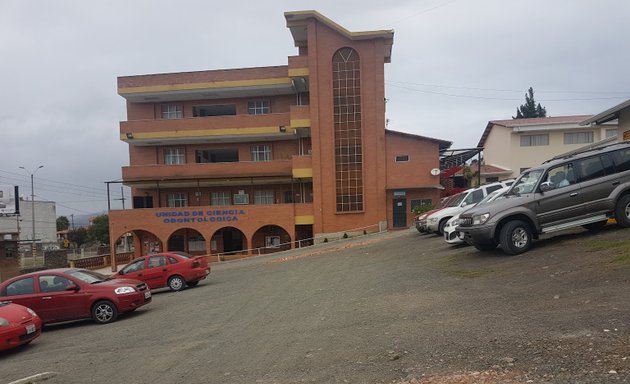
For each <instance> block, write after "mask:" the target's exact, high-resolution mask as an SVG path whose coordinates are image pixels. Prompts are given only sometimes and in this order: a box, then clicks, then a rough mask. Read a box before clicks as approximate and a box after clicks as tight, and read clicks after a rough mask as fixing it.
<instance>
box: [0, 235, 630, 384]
mask: <svg viewBox="0 0 630 384" xmlns="http://www.w3.org/2000/svg"><path fill="white" fill-rule="evenodd" d="M629 279H630V230H629V229H621V228H618V227H616V226H609V227H607V228H605V229H604V230H602V231H600V232H597V233H593V232H587V231H582V230H574V231H571V232H565V233H562V234H559V235H556V236H554V237H548V238H543V239H542V240H540V241H538V242H537V243H535V244H534V247H533V249H532V250H531V251H530V252H528V253H526V254H523V255H520V256H505V255H504V254H502V253H501V251H500V250H497V251H494V252H484V253H482V252H478V251H476V250H475V249H473V248H472V247H455V248H453V247H451V246H449V245H447V244H446V243H445V242H444V241H443V240H442V239H441V238H439V237H437V236H433V235H421V234H419V233H418V232H416V231H415V230H413V229H411V230H404V231H397V232H390V233H386V234H381V235H376V236H368V237H365V238H362V239H358V240H357V239H354V240H348V241H345V242H342V243H337V244H327V245H324V246H316V247H311V248H308V249H303V250H293V251H289V252H286V253H282V254H276V255H272V256H265V257H260V258H255V259H249V260H245V261H239V262H231V263H224V264H221V265H213V273H212V274H211V275H210V277H209V280H206V281H204V282H202V283H201V284H200V285H199V286H198V287H196V288H193V289H189V290H185V291H183V292H179V293H171V292H168V291H162V292H160V291H156V292H155V295H154V301H153V303H151V304H150V305H148V306H146V307H143V308H141V309H139V310H138V311H136V313H133V314H131V315H129V316H123V317H121V318H120V320H119V321H117V322H116V323H113V324H110V325H105V326H97V325H94V324H92V323H91V322H75V323H70V324H62V325H55V326H50V327H47V328H45V332H44V334H43V335H42V337H40V338H39V339H37V340H36V341H35V342H33V343H32V344H31V345H29V346H26V347H25V348H19V349H18V350H15V351H11V352H8V353H2V354H0V365H1V369H0V378H1V380H0V383H8V382H11V381H14V380H17V379H19V378H23V377H26V376H30V375H35V374H38V373H45V372H52V377H51V378H49V379H48V380H47V381H46V383H118V382H124V383H153V384H158V383H177V382H185V383H300V382H312V383H399V384H402V383H528V382H531V383H625V382H630V332H629V331H630V330H629V328H628V326H629V324H630V300H628V298H629V297H630V284H629Z"/></svg>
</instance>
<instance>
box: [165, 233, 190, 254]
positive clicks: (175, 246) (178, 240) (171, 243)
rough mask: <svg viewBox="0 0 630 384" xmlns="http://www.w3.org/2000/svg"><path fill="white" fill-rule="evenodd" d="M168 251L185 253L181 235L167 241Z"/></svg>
mask: <svg viewBox="0 0 630 384" xmlns="http://www.w3.org/2000/svg"><path fill="white" fill-rule="evenodd" d="M168 250H169V251H182V252H185V251H186V250H185V249H184V236H181V235H173V236H171V237H170V238H169V239H168Z"/></svg>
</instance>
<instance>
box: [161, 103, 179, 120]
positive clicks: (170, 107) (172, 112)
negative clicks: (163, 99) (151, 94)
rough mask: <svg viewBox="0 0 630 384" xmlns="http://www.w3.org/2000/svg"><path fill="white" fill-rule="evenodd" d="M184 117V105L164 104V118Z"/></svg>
mask: <svg viewBox="0 0 630 384" xmlns="http://www.w3.org/2000/svg"><path fill="white" fill-rule="evenodd" d="M182 117H183V113H182V106H181V105H179V104H162V118H163V119H181V118H182Z"/></svg>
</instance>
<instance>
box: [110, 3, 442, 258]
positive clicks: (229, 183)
mask: <svg viewBox="0 0 630 384" xmlns="http://www.w3.org/2000/svg"><path fill="white" fill-rule="evenodd" d="M285 18H286V22H287V27H288V28H289V30H290V32H291V34H292V36H293V40H294V44H295V46H296V47H297V48H298V55H296V56H290V57H288V65H283V66H274V67H262V68H242V69H228V70H211V71H200V72H186V73H168V74H156V75H140V76H126V77H120V78H118V93H119V94H120V95H121V96H122V97H124V98H125V99H126V102H127V121H123V122H121V123H120V137H121V140H122V141H124V142H126V143H127V144H128V145H129V166H126V167H123V169H122V179H123V183H124V184H125V185H127V186H129V187H131V190H132V199H133V209H128V210H116V211H114V210H110V212H109V219H110V238H111V242H112V243H111V244H110V247H111V248H112V250H114V249H115V242H116V241H117V240H118V239H120V238H121V237H122V236H124V235H126V234H128V233H131V234H133V235H134V237H135V252H136V254H138V255H139V254H148V253H152V252H158V251H166V250H182V251H187V252H190V253H198V254H213V255H231V254H238V255H250V254H257V253H266V252H272V251H277V250H281V249H288V248H292V247H300V246H303V245H308V244H312V243H313V242H318V241H325V240H326V239H328V238H329V237H335V236H339V235H340V234H348V235H352V234H356V233H368V232H375V231H380V230H384V229H386V228H397V227H401V228H403V227H404V228H406V227H408V226H409V225H410V224H411V222H412V220H413V216H412V214H411V208H412V206H413V205H414V204H419V203H420V202H424V203H427V202H432V203H435V202H437V201H438V199H439V194H440V188H441V187H440V184H439V176H435V175H433V174H431V169H434V168H437V167H438V166H439V150H440V149H441V148H446V147H448V146H449V145H450V142H448V141H444V140H439V139H433V138H427V137H422V136H418V135H411V134H406V133H401V132H395V131H391V130H386V129H385V92H384V65H385V63H388V62H389V61H390V59H391V50H392V44H393V31H389V30H387V31H369V32H350V31H348V30H346V29H345V28H343V27H341V26H339V25H338V24H336V23H334V22H332V21H331V20H329V19H327V18H326V17H324V16H322V15H321V14H319V13H317V12H315V11H301V12H288V13H285Z"/></svg>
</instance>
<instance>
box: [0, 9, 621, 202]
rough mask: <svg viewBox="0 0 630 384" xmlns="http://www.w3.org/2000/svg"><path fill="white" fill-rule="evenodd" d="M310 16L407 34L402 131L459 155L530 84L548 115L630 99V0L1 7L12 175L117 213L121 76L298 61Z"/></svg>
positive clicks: (399, 116)
mask: <svg viewBox="0 0 630 384" xmlns="http://www.w3.org/2000/svg"><path fill="white" fill-rule="evenodd" d="M307 9H314V10H317V11H319V12H320V13H322V14H323V15H325V16H327V17H328V18H330V19H332V20H333V21H335V22H337V23H338V24H340V25H342V26H343V27H345V28H347V29H348V30H350V31H365V30H376V29H394V31H395V35H394V46H393V50H392V62H391V64H387V65H386V73H385V74H386V76H385V83H386V84H385V92H386V97H387V99H388V104H387V116H386V117H387V119H389V126H388V128H390V129H393V130H398V131H403V132H409V133H414V134H419V135H424V136H429V137H435V138H439V139H444V140H449V141H452V142H453V148H469V147H475V146H476V144H477V142H478V141H479V138H480V136H481V134H482V132H483V130H484V128H485V126H486V124H487V122H488V121H489V120H496V119H509V118H511V117H512V116H513V115H515V114H516V107H517V106H519V105H521V104H523V103H524V101H525V93H526V91H527V89H528V88H529V87H530V86H531V87H533V88H534V91H535V99H536V101H538V102H540V103H541V104H542V105H543V106H544V107H546V108H547V113H548V115H549V116H561V115H581V114H595V113H599V112H602V111H603V110H605V109H607V108H609V107H612V106H614V105H617V104H619V103H620V102H622V101H624V100H627V99H629V98H630V70H629V67H628V65H629V63H630V50H628V37H629V36H630V23H628V17H629V16H630V1H628V0H528V1H525V0H415V1H404V0H396V1H389V2H386V1H382V0H379V1H372V0H344V1H339V0H334V1H332V0H330V1H329V0H323V1H301V0H291V1H288V0H273V1H249V0H242V1H233V2H223V1H221V2H219V1H207V0H206V1H202V0H180V1H177V2H173V1H163V0H143V1H134V0H107V1H88V0H55V1H35V0H0V58H1V59H0V105H1V107H0V130H1V132H2V143H3V146H2V149H1V151H0V184H11V185H19V186H20V191H21V192H20V193H21V194H24V195H30V177H29V176H28V174H27V172H26V171H24V170H22V169H20V168H19V167H20V166H23V167H25V168H27V169H28V171H29V172H32V171H34V170H35V169H36V168H37V167H38V166H39V165H43V166H44V168H42V169H39V170H38V171H37V173H36V174H35V177H34V179H35V195H36V199H38V200H52V201H56V202H57V213H58V215H70V214H74V215H82V214H86V213H92V212H97V211H102V210H105V209H107V196H106V187H105V183H104V182H105V181H112V180H119V179H120V177H121V167H122V166H124V165H127V164H128V161H129V160H128V152H127V145H126V144H125V143H123V142H121V141H120V140H119V127H118V123H119V121H122V120H125V118H126V117H125V101H124V99H123V98H122V97H120V96H118V95H117V93H116V92H117V90H116V78H117V77H118V76H127V75H138V74H149V73H164V72H184V71H199V70H212V69H222V68H242V67H258V66H271V65H286V64H287V56H291V55H296V54H297V49H296V48H295V47H293V40H292V38H291V34H290V32H289V30H288V29H287V28H286V26H285V19H284V15H283V13H284V12H285V11H296V10H307ZM125 193H126V194H128V192H125ZM126 197H127V198H129V196H128V195H127V196H126ZM112 198H120V186H119V185H113V186H112ZM130 203H131V202H130V201H129V200H128V201H127V207H129V205H130ZM112 204H113V205H112V208H119V207H120V201H119V200H113V201H112Z"/></svg>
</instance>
